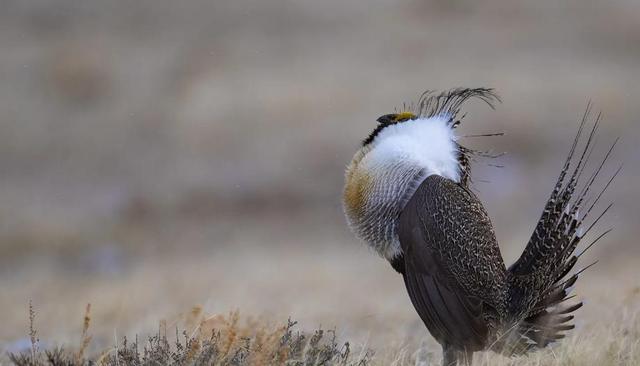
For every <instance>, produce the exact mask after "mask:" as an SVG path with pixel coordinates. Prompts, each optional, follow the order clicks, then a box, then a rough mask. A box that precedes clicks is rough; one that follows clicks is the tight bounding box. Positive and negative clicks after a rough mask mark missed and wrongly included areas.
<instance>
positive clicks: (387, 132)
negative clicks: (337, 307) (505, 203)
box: [343, 88, 619, 365]
mask: <svg viewBox="0 0 640 366" xmlns="http://www.w3.org/2000/svg"><path fill="white" fill-rule="evenodd" d="M470 98H478V99H480V100H482V101H484V102H486V103H487V104H489V105H490V106H492V104H493V103H494V102H495V101H499V98H498V96H497V95H496V94H495V93H494V92H493V90H492V89H485V88H478V89H462V88H460V89H452V90H449V91H446V92H443V93H440V94H438V93H433V92H427V93H424V94H423V95H422V96H421V98H420V100H419V102H418V104H417V105H416V106H414V107H412V108H409V110H408V111H407V110H405V111H400V112H398V113H394V114H386V115H384V116H382V117H380V118H378V125H377V126H376V127H375V129H374V130H373V132H372V133H371V134H370V135H369V136H368V137H367V138H366V139H365V140H364V142H363V143H362V147H361V148H360V149H359V150H358V152H357V153H356V154H355V156H354V158H353V161H352V162H351V164H350V165H349V166H348V168H347V171H346V183H345V188H344V196H343V200H344V209H345V213H346V217H347V221H348V223H349V225H350V226H351V228H352V230H353V231H354V232H355V234H356V235H357V236H358V237H359V238H361V239H362V240H364V241H365V242H367V243H368V245H369V246H371V247H372V248H373V249H374V250H375V251H376V252H377V253H379V254H380V255H381V256H383V257H384V258H386V259H387V260H388V261H389V262H390V263H391V266H392V267H393V268H394V269H395V270H396V271H398V272H399V273H401V274H402V276H403V277H404V283H405V285H406V287H407V291H408V292H409V297H410V298H411V302H412V303H413V305H414V307H415V309H416V310H417V312H418V314H419V315H420V317H421V318H422V320H423V322H424V324H425V325H426V326H427V328H428V329H429V332H431V334H432V335H433V337H434V338H435V339H436V340H437V341H438V342H439V343H440V344H441V345H442V350H443V364H444V365H456V364H458V362H463V363H465V364H470V363H471V360H472V356H473V352H475V351H480V350H493V351H496V352H500V353H503V354H506V355H517V354H524V353H527V352H529V351H531V350H533V349H535V348H542V347H545V346H547V345H548V344H549V343H551V342H554V341H556V340H558V339H560V338H563V337H564V334H563V332H565V331H568V330H570V329H573V327H574V325H573V324H571V320H572V319H573V315H571V313H573V312H574V311H575V310H576V309H578V308H580V306H582V303H573V304H571V302H566V300H568V299H570V298H571V296H569V292H570V291H571V287H572V285H573V284H574V283H575V282H576V280H577V278H578V274H579V273H580V272H581V271H578V272H577V273H575V274H571V275H570V272H571V271H572V269H573V267H574V265H575V264H576V262H577V260H578V258H579V257H580V255H581V254H574V251H575V250H576V247H577V245H578V244H579V243H580V240H581V239H582V238H583V237H584V235H585V234H587V232H589V230H590V229H591V228H592V227H593V225H594V224H595V222H597V221H598V220H599V219H600V218H601V217H602V214H604V213H605V212H606V211H607V210H608V209H609V207H611V206H609V207H607V208H605V209H604V211H603V212H602V213H601V214H600V215H598V216H597V217H596V218H595V220H594V222H593V223H591V224H590V225H589V226H588V227H585V228H584V229H583V227H584V226H586V225H583V222H584V220H585V219H586V218H587V216H589V215H590V213H591V211H592V209H593V208H594V205H595V204H596V202H597V201H598V200H599V199H600V197H601V196H602V193H603V192H604V190H605V189H606V188H607V187H608V186H609V184H610V183H611V181H612V180H613V178H614V177H615V175H616V174H617V172H619V169H618V170H617V171H616V173H615V174H613V176H612V177H611V178H610V179H608V180H606V181H604V182H602V183H603V184H602V185H603V187H604V188H603V189H602V190H601V191H599V192H598V193H597V194H595V195H593V196H590V195H589V192H590V187H591V186H592V184H593V183H594V181H595V180H596V178H597V177H598V175H599V173H600V171H601V169H602V167H603V165H604V164H605V162H606V161H607V159H608V158H609V156H610V154H611V151H612V149H613V145H612V146H611V149H609V151H608V152H607V154H606V155H605V157H604V159H602V160H601V162H599V163H598V164H596V166H595V168H594V170H593V171H591V169H587V170H589V173H588V174H587V178H586V179H585V180H584V182H583V181H582V180H581V177H582V176H583V172H584V171H585V165H586V163H587V160H588V159H589V155H590V153H591V151H592V143H593V140H594V136H595V132H596V130H597V126H598V121H599V119H600V118H599V116H598V118H597V119H596V121H595V122H594V123H593V126H592V127H590V128H587V131H589V132H588V133H585V128H586V125H587V120H588V119H589V112H590V111H589V109H590V107H589V106H588V107H587V111H586V112H585V114H584V117H583V118H582V121H581V123H580V126H579V129H578V133H577V135H576V137H575V139H574V141H573V144H572V145H571V148H570V150H569V156H568V158H567V159H566V161H565V163H564V165H563V167H562V171H561V172H560V176H559V178H558V181H557V182H556V184H555V187H554V188H553V191H552V193H551V197H549V200H548V201H547V203H546V204H545V206H544V210H543V211H542V216H541V218H540V221H538V224H537V225H536V228H535V231H534V232H533V235H532V236H531V239H529V242H528V244H527V246H526V248H525V249H524V252H523V253H522V255H521V256H520V258H519V259H518V260H517V261H516V262H515V263H514V264H513V265H511V267H509V268H507V267H506V266H505V264H504V262H503V260H502V256H501V254H500V249H499V248H498V243H497V242H496V237H495V234H494V231H493V227H492V225H491V220H490V219H489V216H488V215H487V213H486V211H485V209H484V207H483V206H482V203H481V202H480V201H479V200H478V198H477V197H476V195H475V194H474V193H473V192H472V191H471V190H470V188H469V183H470V176H469V162H470V159H471V158H472V157H473V155H474V154H477V153H479V152H477V151H474V150H471V149H468V148H465V147H463V146H462V145H460V144H459V143H458V137H457V136H456V134H455V129H456V127H457V126H458V125H459V124H460V120H461V119H462V116H461V114H460V108H461V106H462V104H463V103H464V102H465V101H466V100H468V99H470ZM583 135H586V142H584V143H581V136H583ZM579 145H580V146H579ZM581 145H584V146H581ZM614 145H615V143H614ZM607 232H608V231H606V232H604V234H606V233H607ZM604 234H602V235H601V236H599V237H596V238H595V240H594V241H593V242H595V241H597V240H598V239H600V238H601V237H602V236H603V235H604ZM593 242H592V243H591V244H593ZM591 244H590V245H591ZM590 245H589V246H587V249H588V247H590Z"/></svg>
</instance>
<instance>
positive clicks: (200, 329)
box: [8, 305, 373, 366]
mask: <svg viewBox="0 0 640 366" xmlns="http://www.w3.org/2000/svg"><path fill="white" fill-rule="evenodd" d="M90 309H91V306H90V305H87V308H86V313H85V316H84V321H83V328H82V334H81V342H80V347H79V348H78V350H74V349H73V348H72V347H54V348H52V349H48V350H40V349H39V346H38V343H39V341H38V339H37V338H36V336H35V334H36V333H35V325H34V322H35V311H34V310H33V307H32V306H31V305H30V306H29V321H30V326H29V328H30V340H31V348H30V349H29V350H28V351H25V352H22V353H17V354H14V353H10V354H8V358H9V360H10V361H11V362H12V363H13V364H14V365H16V366H40V365H51V366H57V365H67V366H83V365H94V364H98V365H105V366H121V365H122V366H129V365H221V366H222V365H237V366H241V365H247V366H249V365H251V366H254V365H255V366H259V365H300V366H302V365H305V366H313V365H327V366H330V365H343V366H346V365H362V366H364V365H368V364H369V363H370V360H371V357H372V355H373V354H372V353H371V352H370V351H364V352H362V353H359V354H352V352H351V346H350V344H349V343H343V344H342V345H339V344H338V341H337V337H336V333H335V331H332V330H328V331H327V330H324V329H321V328H319V329H316V330H315V331H313V332H311V333H304V332H299V331H296V330H295V326H296V324H297V323H296V322H294V321H291V320H288V321H287V323H286V324H285V325H282V326H270V325H269V324H268V323H262V322H257V321H254V320H251V319H248V320H247V321H246V322H245V323H244V324H241V323H240V315H239V312H238V311H234V312H231V313H230V314H229V315H227V316H222V315H215V316H211V317H206V318H205V317H203V316H202V308H201V307H198V306H196V307H194V308H193V309H192V310H191V312H190V313H189V316H188V317H187V319H186V322H185V329H184V330H183V331H182V332H180V331H179V330H178V327H176V328H175V338H173V339H171V340H170V338H171V337H169V336H168V335H167V334H168V333H167V323H166V321H161V322H160V327H159V330H158V332H157V333H156V334H155V335H153V336H150V337H148V338H147V340H146V341H145V342H140V341H139V340H138V337H137V336H136V339H135V341H134V342H130V341H129V340H128V339H127V338H126V337H124V339H123V340H122V342H121V343H120V344H119V345H115V346H114V347H112V348H110V349H107V350H104V351H102V352H99V353H98V354H96V355H94V356H89V357H85V353H84V352H85V349H86V348H87V347H88V345H89V343H90V341H91V336H90V335H89V334H88V330H89V324H90V322H91V317H90Z"/></svg>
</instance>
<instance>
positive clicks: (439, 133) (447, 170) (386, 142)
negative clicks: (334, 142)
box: [344, 117, 460, 259]
mask: <svg viewBox="0 0 640 366" xmlns="http://www.w3.org/2000/svg"><path fill="white" fill-rule="evenodd" d="M455 140H456V137H455V135H454V133H453V130H452V129H451V127H450V126H449V124H448V119H446V118H442V117H432V118H427V119H416V120H412V121H407V122H402V123H399V124H396V125H391V126H388V127H386V128H385V129H383V130H382V131H381V132H380V133H379V134H378V136H376V138H375V139H374V141H373V142H372V143H371V144H369V145H367V146H364V147H363V148H362V149H361V150H360V151H358V153H356V155H355V156H354V159H353V161H352V162H351V164H350V165H349V167H348V168H347V172H346V185H345V192H344V208H345V214H346V216H347V221H348V223H349V225H350V226H351V228H352V230H353V231H354V232H355V234H356V235H357V236H358V237H359V238H360V239H362V240H364V241H365V242H367V244H369V245H370V246H371V247H372V248H373V249H375V250H376V252H378V253H379V254H380V255H382V256H383V257H385V258H387V259H391V258H394V257H396V256H397V255H398V254H400V253H402V250H401V248H400V243H399V239H398V235H397V231H396V225H397V221H398V218H399V216H400V214H401V213H402V210H403V209H404V206H405V205H406V203H407V202H408V201H409V199H411V197H412V196H413V194H414V193H415V191H416V189H417V188H418V186H419V185H420V184H421V183H422V182H423V181H424V179H425V178H426V177H428V176H430V175H433V174H437V175H441V176H443V177H446V178H449V179H451V180H453V181H456V182H457V181H459V180H460V168H459V164H458V154H459V153H458V148H457V144H456V143H455Z"/></svg>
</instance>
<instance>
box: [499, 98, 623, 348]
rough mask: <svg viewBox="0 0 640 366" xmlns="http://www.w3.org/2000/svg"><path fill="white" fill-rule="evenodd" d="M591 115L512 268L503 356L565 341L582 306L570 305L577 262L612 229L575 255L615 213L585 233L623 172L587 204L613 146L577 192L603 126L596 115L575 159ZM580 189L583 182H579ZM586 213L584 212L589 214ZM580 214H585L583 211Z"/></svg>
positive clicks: (584, 119)
mask: <svg viewBox="0 0 640 366" xmlns="http://www.w3.org/2000/svg"><path fill="white" fill-rule="evenodd" d="M590 113H591V103H589V104H588V105H587V109H586V111H585V113H584V115H583V118H582V120H581V122H580V127H579V128H578V133H577V134H576V137H575V139H574V141H573V144H572V146H571V149H570V151H569V156H568V157H567V160H566V161H565V163H564V166H563V168H562V171H561V173H560V176H559V177H558V181H557V182H556V185H555V187H554V189H553V192H552V193H551V197H549V200H548V201H547V203H546V205H545V208H544V211H543V212H542V216H541V218H540V220H539V221H538V224H537V226H536V228H535V230H534V232H533V235H532V236H531V239H530V240H529V243H528V244H527V246H526V248H525V250H524V252H523V253H522V255H521V256H520V258H519V259H518V260H517V261H516V262H515V263H514V264H513V265H512V266H511V267H510V268H509V276H510V278H509V284H510V290H509V298H508V313H509V315H510V319H508V320H507V324H505V326H506V327H507V328H508V329H507V331H506V332H505V334H504V336H503V338H502V339H501V340H500V342H499V343H501V344H500V347H501V349H502V350H503V352H504V353H508V354H514V353H526V352H527V351H529V350H531V349H533V348H540V347H545V346H546V345H548V344H549V343H552V342H554V341H556V340H558V339H561V338H564V334H563V332H564V331H567V330H570V329H573V328H574V325H573V324H571V320H573V315H571V313H572V312H574V311H575V310H577V309H579V308H580V307H581V306H582V303H581V302H578V303H574V304H572V305H568V304H567V303H565V302H566V301H567V300H569V299H571V298H572V297H573V296H570V292H571V287H572V286H573V285H574V284H575V282H576V281H577V279H578V276H579V274H580V273H581V272H582V271H583V270H584V269H586V268H588V267H589V266H587V267H586V268H584V269H583V270H581V271H578V272H576V273H575V274H573V275H571V276H569V273H570V272H571V270H572V269H573V268H574V266H575V265H576V263H577V261H578V259H579V258H580V256H581V255H582V254H584V252H586V250H588V249H589V248H590V247H591V246H592V245H593V244H595V243H596V242H597V241H598V240H600V239H601V238H602V237H603V236H604V235H606V234H607V233H608V232H609V231H610V230H607V231H605V232H604V233H602V234H601V235H600V236H598V237H596V239H595V240H593V241H592V242H591V243H590V244H589V245H588V246H587V247H586V249H585V250H584V251H582V253H580V254H574V252H575V250H576V247H577V246H578V244H579V243H580V241H581V239H582V238H583V237H584V236H585V235H586V234H587V233H588V232H589V231H590V230H591V229H592V228H593V227H594V225H595V224H596V223H597V222H598V221H599V220H600V219H601V218H602V216H603V215H604V214H605V213H606V212H607V211H608V210H609V208H611V205H609V206H607V207H606V208H605V209H604V210H603V211H602V212H601V214H600V215H598V216H597V217H596V219H595V220H594V221H593V222H592V223H591V225H589V226H588V228H587V229H586V230H584V231H583V223H584V221H585V219H586V218H587V217H588V216H589V214H590V213H591V211H592V210H593V208H594V206H595V205H596V203H597V202H598V201H599V200H600V198H601V197H602V194H603V193H604V192H605V191H606V189H607V188H608V187H609V185H610V184H611V182H612V181H613V179H614V178H615V177H616V175H617V174H618V173H619V172H620V168H618V169H617V170H616V172H615V173H614V174H613V175H612V176H611V177H610V179H609V180H608V181H607V183H606V184H604V188H602V190H601V191H600V192H599V193H598V194H597V195H595V197H593V201H592V202H590V203H588V202H587V200H588V198H589V197H588V194H589V191H590V188H591V187H592V185H593V183H594V182H595V181H596V178H597V177H598V176H599V174H600V172H601V170H602V168H603V166H604V165H605V163H606V162H607V160H608V159H609V157H610V156H611V152H612V151H613V148H614V146H615V144H616V142H617V140H616V142H614V143H613V144H612V146H611V148H610V149H609V151H608V152H607V154H606V155H605V157H604V159H603V160H602V161H601V162H600V164H598V166H597V167H596V168H595V170H594V171H593V173H592V174H591V176H590V177H589V178H588V179H587V180H586V181H585V182H584V186H583V187H582V188H581V189H580V190H577V189H576V188H577V186H578V184H579V182H580V181H581V177H582V174H583V172H584V170H585V165H586V164H587V161H588V160H589V157H590V155H591V152H592V150H593V143H594V138H595V135H596V131H597V129H598V124H599V122H600V117H601V116H600V114H598V116H597V118H596V120H595V122H594V123H593V126H592V128H591V131H590V133H589V135H588V138H587V141H586V144H585V146H584V148H583V150H582V152H581V153H580V157H579V159H577V161H575V162H574V160H575V159H574V155H575V153H576V151H577V149H578V144H579V142H580V140H581V136H582V134H583V132H584V129H585V126H586V124H587V120H588V119H589V115H590ZM580 184H582V183H580ZM585 208H586V210H585ZM583 210H584V212H582V213H581V211H583Z"/></svg>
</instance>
